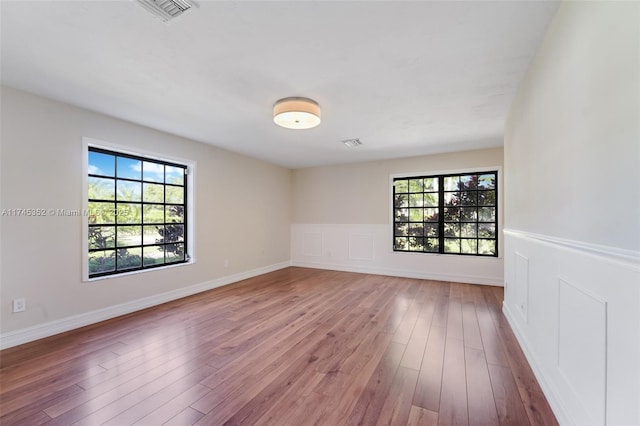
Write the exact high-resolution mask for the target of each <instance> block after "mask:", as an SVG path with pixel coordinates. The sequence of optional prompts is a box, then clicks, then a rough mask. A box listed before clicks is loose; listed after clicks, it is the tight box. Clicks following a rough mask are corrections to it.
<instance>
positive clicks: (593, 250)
mask: <svg viewBox="0 0 640 426" xmlns="http://www.w3.org/2000/svg"><path fill="white" fill-rule="evenodd" d="M639 23H640V3H638V2H566V3H563V4H562V5H561V6H560V8H559V9H558V12H557V15H556V16H555V18H554V20H553V22H552V24H551V26H550V28H549V30H548V32H547V35H546V37H545V40H544V42H543V44H542V45H541V47H540V49H539V52H538V53H537V56H536V58H535V59H534V61H533V63H532V66H531V68H530V70H529V72H528V75H527V77H526V79H525V80H524V82H523V84H522V86H521V88H520V90H519V93H518V96H517V98H516V100H515V101H514V103H513V105H512V107H511V110H510V114H509V118H508V121H507V124H506V130H505V148H504V149H505V242H506V247H505V249H506V250H505V285H506V292H505V304H504V311H505V314H506V315H507V318H508V319H509V322H510V323H511V325H512V327H513V329H514V331H515V332H516V335H517V336H518V340H519V341H520V343H521V345H522V346H523V349H524V350H525V353H526V354H527V357H528V359H529V361H530V363H531V364H532V367H533V368H534V371H535V372H536V375H537V377H538V380H539V381H540V383H541V385H542V387H543V389H544V391H545V394H546V395H547V398H548V399H549V402H550V403H551V405H552V407H553V409H554V411H555V413H556V415H557V417H558V419H559V420H560V422H561V423H562V424H579V425H590V424H593V425H602V424H611V425H637V424H640V411H639V410H640V314H639V312H640V252H639V250H640V189H639V188H640V127H639V125H640V107H639V101H640V86H639V80H640V69H639V66H638V63H639V60H640V57H639V50H640V44H639V42H640V32H639V28H638V27H639Z"/></svg>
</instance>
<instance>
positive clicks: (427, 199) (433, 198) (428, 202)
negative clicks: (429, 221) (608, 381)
mask: <svg viewBox="0 0 640 426" xmlns="http://www.w3.org/2000/svg"><path fill="white" fill-rule="evenodd" d="M424 206H425V207H438V193H437V192H427V193H425V194H424Z"/></svg>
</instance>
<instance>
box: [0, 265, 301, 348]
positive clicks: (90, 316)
mask: <svg viewBox="0 0 640 426" xmlns="http://www.w3.org/2000/svg"><path fill="white" fill-rule="evenodd" d="M289 266H291V262H289V261H287V262H281V263H276V264H273V265H269V266H264V267H261V268H256V269H252V270H250V271H246V272H240V273H237V274H233V275H228V276H226V277H221V278H216V279H214V280H211V281H206V282H203V283H200V284H195V285H192V286H189V287H184V288H180V289H176V290H172V291H169V292H166V293H161V294H157V295H154V296H149V297H145V298H142V299H137V300H132V301H131V302H127V303H122V304H119V305H114V306H110V307H108V308H103V309H98V310H95V311H91V312H86V313H84V314H79V315H74V316H71V317H67V318H62V319H59V320H55V321H50V322H47V323H44V324H39V325H36V326H33V327H28V328H24V329H21V330H15V331H10V332H7V333H2V334H1V335H0V350H2V349H7V348H10V347H13V346H17V345H22V344H24V343H28V342H32V341H34V340H38V339H42V338H45V337H49V336H53V335H55V334H59V333H64V332H65V331H70V330H74V329H76V328H80V327H84V326H87V325H91V324H95V323H98V322H100V321H105V320H108V319H111V318H115V317H119V316H121V315H126V314H130V313H132V312H135V311H139V310H141V309H146V308H150V307H152V306H156V305H160V304H162V303H166V302H170V301H172V300H177V299H181V298H183V297H187V296H191V295H194V294H197V293H201V292H203V291H207V290H212V289H214V288H217V287H222V286H225V285H228V284H233V283H235V282H238V281H242V280H246V279H248V278H252V277H256V276H258V275H262V274H266V273H268V272H273V271H277V270H279V269H283V268H286V267H289Z"/></svg>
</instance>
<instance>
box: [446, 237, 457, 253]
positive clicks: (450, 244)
mask: <svg viewBox="0 0 640 426" xmlns="http://www.w3.org/2000/svg"><path fill="white" fill-rule="evenodd" d="M444 252H445V253H460V240H459V239H457V238H455V239H454V238H445V239H444Z"/></svg>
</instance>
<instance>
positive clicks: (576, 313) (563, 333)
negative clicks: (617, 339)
mask: <svg viewBox="0 0 640 426" xmlns="http://www.w3.org/2000/svg"><path fill="white" fill-rule="evenodd" d="M558 283H559V284H558V368H559V369H560V372H561V373H562V375H563V376H564V378H565V381H566V385H567V387H570V388H571V390H572V391H573V393H574V394H575V395H574V397H575V398H576V399H578V400H579V401H580V402H581V403H582V406H583V409H584V411H585V413H587V414H589V416H590V417H591V421H592V422H593V423H594V424H604V423H605V421H606V419H605V398H606V390H605V387H606V372H607V303H606V302H605V301H604V300H602V299H600V298H599V297H596V296H594V295H592V294H590V293H589V292H587V291H585V290H584V289H582V288H579V287H577V286H574V285H572V284H569V283H568V282H566V281H564V280H562V279H560V280H558ZM585 372H588V374H585Z"/></svg>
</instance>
